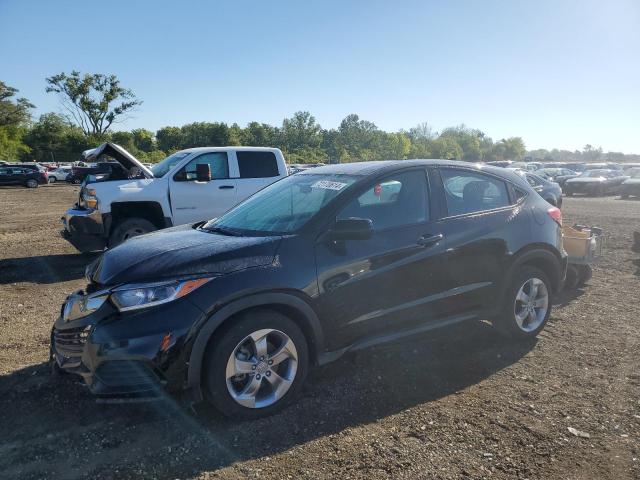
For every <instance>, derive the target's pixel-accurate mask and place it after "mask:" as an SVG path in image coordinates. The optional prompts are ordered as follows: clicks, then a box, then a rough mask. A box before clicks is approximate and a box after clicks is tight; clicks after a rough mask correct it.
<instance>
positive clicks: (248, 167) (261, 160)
mask: <svg viewBox="0 0 640 480" xmlns="http://www.w3.org/2000/svg"><path fill="white" fill-rule="evenodd" d="M236 157H237V158H238V168H239V170H240V178H267V177H277V176H278V175H279V174H280V173H279V172H278V160H277V159H276V155H275V154H274V153H273V152H244V151H243V152H236Z"/></svg>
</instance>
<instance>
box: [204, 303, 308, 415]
mask: <svg viewBox="0 0 640 480" xmlns="http://www.w3.org/2000/svg"><path fill="white" fill-rule="evenodd" d="M265 332H269V333H267V334H266V336H265ZM252 335H253V336H254V337H256V338H258V340H254V339H252V338H251V336H252ZM260 338H265V339H266V340H265V342H264V343H263V345H266V347H265V348H266V351H267V355H266V356H264V358H263V359H262V360H261V359H260V358H261V357H260V356H258V355H257V353H256V352H257V351H258V347H257V346H256V345H259V344H260V343H261V341H260V340H259V339H260ZM288 341H290V342H291V344H292V345H293V348H291V347H290V346H289V349H287V350H286V351H284V350H279V349H280V348H282V345H284V344H287V345H291V344H290V343H288ZM278 351H280V352H284V353H281V354H280V358H283V357H286V359H285V360H281V361H280V362H278V363H277V364H276V365H272V366H270V364H269V363H268V362H269V358H270V357H273V358H276V357H277V355H273V354H274V352H278ZM292 352H293V353H292ZM308 352H309V349H308V346H307V339H306V338H305V336H304V334H303V333H302V330H300V328H299V327H298V326H297V325H296V324H295V322H293V321H292V320H291V319H289V318H288V317H286V316H284V315H282V314H280V313H278V312H275V311H273V310H267V309H259V310H251V311H248V312H246V313H244V314H241V315H240V316H239V317H236V318H234V319H233V320H232V322H230V323H228V325H227V327H226V328H225V327H223V330H222V331H221V332H220V333H219V334H217V335H214V336H213V337H212V339H211V340H210V341H209V346H208V347H207V353H206V355H205V360H204V365H203V384H204V390H205V396H206V398H207V400H208V401H209V402H210V403H211V404H212V405H213V406H214V407H215V408H216V409H217V410H219V411H220V412H221V413H223V414H224V415H226V416H228V417H233V418H240V419H255V418H261V417H266V416H269V415H273V414H274V413H276V412H278V411H279V410H281V409H282V408H284V407H285V406H286V405H287V404H289V403H290V402H291V400H292V399H293V398H294V397H295V396H296V394H297V393H298V392H299V391H300V388H301V387H302V385H303V383H304V380H305V378H306V376H307V370H308V364H309V353H308ZM289 354H290V355H289ZM238 355H240V356H243V357H244V358H243V359H244V360H247V359H248V360H247V361H246V362H243V365H244V367H246V368H247V370H246V372H247V373H240V374H237V375H236V376H232V374H233V372H237V371H238V370H235V369H234V365H236V360H234V359H237V358H238ZM243 359H240V361H242V360H243ZM249 365H251V368H252V370H251V371H250V370H249ZM256 367H257V370H256ZM258 371H260V372H261V373H257V372H258ZM254 372H256V373H254ZM283 378H284V379H289V380H290V381H289V382H279V380H276V379H280V380H282V379H283ZM251 385H253V386H254V387H256V388H257V390H255V394H253V395H251V394H245V395H242V392H243V391H245V390H246V389H247V388H250V387H251ZM276 386H277V387H278V389H280V393H278V391H277V389H275V387H276ZM232 392H234V394H235V398H234V395H232Z"/></svg>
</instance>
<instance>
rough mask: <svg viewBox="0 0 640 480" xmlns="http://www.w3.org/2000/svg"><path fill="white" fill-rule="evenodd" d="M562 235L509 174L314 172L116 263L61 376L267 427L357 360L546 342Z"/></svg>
mask: <svg viewBox="0 0 640 480" xmlns="http://www.w3.org/2000/svg"><path fill="white" fill-rule="evenodd" d="M561 221H562V219H561V214H560V210H558V209H557V208H555V207H552V206H550V205H549V204H548V203H547V202H545V201H544V200H543V199H542V198H541V197H540V196H539V195H538V194H537V193H536V192H535V191H534V190H533V189H532V188H531V186H530V185H529V184H528V183H527V182H526V180H524V179H523V178H521V177H520V176H519V175H518V174H516V173H513V172H510V171H508V170H505V169H502V168H493V167H486V166H485V167H482V166H477V165H473V164H467V163H461V162H451V161H440V160H433V161H427V160H407V161H387V162H363V163H353V164H343V165H332V166H325V167H318V168H315V169H310V170H306V171H304V172H301V173H298V174H296V175H293V176H290V177H287V178H285V179H283V180H281V181H278V182H276V183H274V184H272V185H270V186H268V187H266V188H265V189H263V190H261V191H260V192H258V193H256V194H255V195H253V196H252V197H250V198H249V199H247V200H245V201H244V202H242V203H240V204H239V205H237V206H236V207H234V208H233V209H232V210H230V211H229V212H227V213H226V214H225V215H223V216H222V217H220V218H218V219H214V220H211V221H209V222H206V223H205V222H201V223H197V224H195V225H186V226H181V227H175V228H170V229H167V230H161V231H158V232H154V233H151V234H148V235H143V236H140V237H137V238H133V239H131V240H128V241H127V242H125V243H124V244H122V245H120V246H118V247H116V248H113V249H111V250H109V251H107V252H106V253H104V254H103V255H102V256H101V257H99V258H98V259H97V260H96V261H95V262H93V263H92V264H90V265H89V266H88V267H87V271H86V276H87V279H88V281H89V284H88V286H87V288H86V290H85V291H79V292H76V293H74V294H73V295H71V296H69V297H68V299H67V301H66V302H65V304H64V306H63V307H62V311H61V315H60V318H59V319H58V320H57V321H56V322H55V326H54V328H53V330H52V335H51V357H52V364H53V368H54V369H55V370H60V369H62V370H66V371H69V372H74V373H77V374H79V375H81V376H83V377H84V380H85V382H86V383H87V384H88V385H89V387H90V389H91V391H92V392H93V393H94V394H96V395H99V396H103V397H116V398H118V399H122V398H123V397H124V398H130V397H134V398H137V397H140V396H157V395H159V394H160V393H161V392H162V391H163V390H164V389H169V390H181V389H187V390H188V391H189V392H190V393H191V394H192V395H193V398H194V400H196V401H197V400H201V399H203V398H206V399H208V400H209V401H211V402H212V403H213V404H214V405H215V406H216V407H217V408H218V409H219V410H221V411H222V412H223V413H225V414H227V415H232V416H238V417H245V418H246V417H249V418H251V417H257V416H261V415H265V414H270V413H272V412H274V411H275V410H277V409H279V408H280V407H282V406H283V405H284V404H285V403H286V402H287V401H288V400H290V399H291V398H292V397H293V396H294V395H295V393H296V391H298V390H299V389H300V386H301V384H302V383H303V382H304V379H305V376H306V374H307V370H308V368H309V367H310V366H312V365H321V364H324V363H327V362H330V361H332V360H334V359H336V358H338V357H339V356H340V355H342V354H343V353H345V352H347V351H350V350H356V349H361V348H364V347H368V346H371V345H374V344H378V343H381V342H386V341H390V340H396V339H398V338H401V337H406V336H409V335H414V334H418V333H423V332H426V331H429V330H432V329H435V328H439V327H444V326H447V325H451V324H454V323H457V322H462V321H469V320H480V319H489V320H491V321H492V322H493V324H494V325H495V327H496V328H497V329H498V330H499V331H500V332H503V333H504V334H506V335H508V336H509V337H511V338H515V339H522V338H527V337H532V336H535V335H537V334H538V333H539V332H540V331H541V330H542V328H543V327H544V325H545V323H546V322H547V319H548V318H549V313H550V310H551V301H550V297H551V295H552V293H553V292H555V291H557V290H558V289H559V288H561V285H562V282H563V279H564V275H565V271H566V256H565V254H564V251H563V249H562V237H561V228H560V224H561Z"/></svg>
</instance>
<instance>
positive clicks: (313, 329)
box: [187, 292, 324, 402]
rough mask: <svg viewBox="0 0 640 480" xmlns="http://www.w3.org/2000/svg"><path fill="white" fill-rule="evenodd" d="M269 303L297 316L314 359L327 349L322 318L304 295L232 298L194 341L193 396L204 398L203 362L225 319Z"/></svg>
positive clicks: (189, 374) (190, 373) (189, 380)
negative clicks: (202, 385)
mask: <svg viewBox="0 0 640 480" xmlns="http://www.w3.org/2000/svg"><path fill="white" fill-rule="evenodd" d="M256 307H265V308H273V309H276V310H284V311H285V312H286V313H289V315H292V314H293V315H292V316H294V317H295V318H292V320H294V321H296V323H298V325H299V326H300V328H301V329H302V331H303V332H304V333H305V336H306V337H307V341H308V342H309V348H310V357H311V359H312V360H313V362H314V363H317V362H318V358H319V356H320V354H321V353H322V352H324V333H323V330H322V327H321V325H320V320H319V318H318V316H317V315H316V313H315V311H314V310H313V308H311V306H310V305H309V304H308V303H307V302H305V301H304V300H302V299H301V298H299V297H297V296H295V295H292V294H289V293H281V292H273V293H259V294H254V295H250V296H247V297H243V298H240V299H238V300H235V301H232V302H231V303H229V304H227V305H225V306H224V307H222V308H221V309H219V310H218V311H216V312H215V313H214V314H212V315H211V316H210V317H209V318H208V319H207V321H206V322H205V323H204V325H203V326H202V327H201V328H200V330H199V332H198V334H197V335H196V338H195V340H194V343H193V347H192V349H191V354H190V356H189V368H188V372H187V388H188V390H189V391H190V393H191V394H192V396H193V400H194V401H196V402H199V401H201V400H202V399H203V394H202V389H201V379H202V364H203V361H204V356H205V353H206V349H207V345H208V344H209V341H210V339H211V338H212V337H213V335H214V334H215V332H216V330H217V329H218V328H219V327H220V326H221V325H222V324H223V323H224V321H225V320H227V319H228V318H230V317H231V316H233V315H235V314H236V313H239V312H242V311H244V310H247V309H249V308H256Z"/></svg>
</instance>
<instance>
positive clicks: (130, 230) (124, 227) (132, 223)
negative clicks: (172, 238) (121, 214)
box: [109, 217, 156, 248]
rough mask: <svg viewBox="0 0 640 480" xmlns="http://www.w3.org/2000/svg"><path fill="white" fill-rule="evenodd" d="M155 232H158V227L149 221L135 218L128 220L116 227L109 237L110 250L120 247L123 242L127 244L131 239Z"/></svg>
mask: <svg viewBox="0 0 640 480" xmlns="http://www.w3.org/2000/svg"><path fill="white" fill-rule="evenodd" d="M154 230H156V226H155V225H154V224H153V223H151V222H150V221H149V220H145V219H144V218H135V217H134V218H128V219H127V220H125V221H123V222H121V223H119V224H118V225H116V227H115V228H114V229H113V232H112V233H111V235H109V248H113V247H115V246H117V245H120V244H121V243H122V242H125V241H127V240H129V239H130V238H133V237H137V236H139V235H144V234H145V233H149V232H153V231H154Z"/></svg>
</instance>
